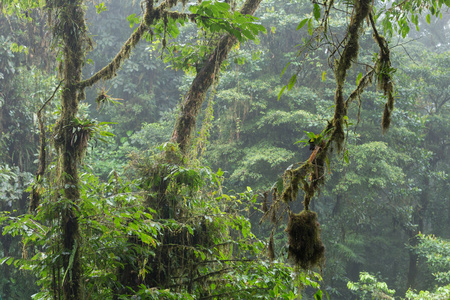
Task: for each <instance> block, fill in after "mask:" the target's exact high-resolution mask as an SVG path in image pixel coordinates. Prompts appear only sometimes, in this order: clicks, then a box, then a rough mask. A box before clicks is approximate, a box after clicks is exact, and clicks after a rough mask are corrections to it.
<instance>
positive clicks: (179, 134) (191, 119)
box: [171, 0, 261, 154]
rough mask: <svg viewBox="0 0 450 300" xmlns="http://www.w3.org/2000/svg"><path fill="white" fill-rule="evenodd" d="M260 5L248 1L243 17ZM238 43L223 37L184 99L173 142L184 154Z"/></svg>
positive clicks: (243, 10)
mask: <svg viewBox="0 0 450 300" xmlns="http://www.w3.org/2000/svg"><path fill="white" fill-rule="evenodd" d="M260 3H261V0H247V1H246V2H245V3H244V6H243V7H242V9H241V10H240V12H241V13H242V14H243V15H253V14H254V13H255V11H256V9H257V8H258V6H259V4H260ZM236 42H237V38H236V37H234V36H231V35H229V34H225V35H223V36H222V37H221V39H220V40H219V43H218V45H217V47H216V49H215V50H214V51H213V53H212V54H211V55H210V56H209V57H208V58H207V59H206V60H205V62H204V64H203V67H202V68H201V69H200V70H199V71H198V73H197V76H195V79H194V81H193V82H192V85H191V87H190V89H189V91H188V93H187V94H186V96H185V97H184V99H183V102H182V104H181V109H180V112H179V114H178V117H177V120H176V123H175V129H174V131H173V133H172V138H171V141H172V142H175V143H177V144H178V147H179V148H180V150H181V151H182V153H184V154H186V153H187V152H188V150H189V148H190V146H191V139H192V132H193V131H194V130H195V125H196V119H197V116H198V113H199V111H200V108H201V106H202V104H203V101H204V100H205V97H206V93H207V92H208V90H209V88H210V87H211V85H212V84H213V82H214V80H215V79H216V76H217V74H218V71H219V69H220V66H221V64H222V63H223V61H224V60H225V59H226V58H227V56H228V53H229V52H230V50H231V48H232V47H233V46H234V45H235V44H236Z"/></svg>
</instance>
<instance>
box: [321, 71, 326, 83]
mask: <svg viewBox="0 0 450 300" xmlns="http://www.w3.org/2000/svg"><path fill="white" fill-rule="evenodd" d="M326 79H327V72H325V71H323V73H322V81H323V82H325V80H326Z"/></svg>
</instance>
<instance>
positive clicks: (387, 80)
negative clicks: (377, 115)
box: [369, 14, 395, 133]
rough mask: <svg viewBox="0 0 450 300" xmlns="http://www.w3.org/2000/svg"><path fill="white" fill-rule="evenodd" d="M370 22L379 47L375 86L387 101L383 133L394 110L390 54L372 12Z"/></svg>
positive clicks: (382, 125) (382, 121)
mask: <svg viewBox="0 0 450 300" xmlns="http://www.w3.org/2000/svg"><path fill="white" fill-rule="evenodd" d="M369 19H370V24H371V25H372V29H373V38H374V40H375V42H376V43H377V44H378V47H379V48H380V52H379V54H378V59H377V63H376V65H375V72H376V74H377V79H378V82H377V86H378V88H379V89H381V90H383V91H384V95H385V96H386V98H387V101H386V103H385V105H384V111H383V117H382V120H381V128H382V130H383V133H384V132H386V131H387V130H388V129H389V126H390V124H391V115H392V111H393V110H394V101H395V100H394V84H393V83H392V72H393V69H392V68H391V55H390V51H389V47H388V44H387V42H386V39H385V38H384V37H383V36H382V35H380V34H379V33H378V30H377V28H376V26H375V21H374V19H373V16H372V14H369Z"/></svg>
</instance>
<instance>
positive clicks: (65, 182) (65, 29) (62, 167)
mask: <svg viewBox="0 0 450 300" xmlns="http://www.w3.org/2000/svg"><path fill="white" fill-rule="evenodd" d="M82 2H83V1H82V0H67V1H66V2H65V4H64V6H63V7H62V8H61V7H55V8H54V9H58V10H59V12H60V24H62V25H58V24H56V25H54V30H57V29H58V28H56V29H55V27H56V26H59V27H60V28H59V29H60V30H61V31H60V32H61V36H60V37H61V38H62V45H63V59H64V65H63V78H64V85H63V89H62V94H61V116H60V119H59V120H58V125H57V130H56V133H57V135H58V138H55V140H56V141H55V146H56V148H57V150H58V155H59V164H58V165H59V172H60V174H59V181H60V182H59V184H60V185H61V187H62V190H63V194H62V195H61V196H62V197H63V199H64V200H65V201H67V205H64V206H63V207H64V208H63V209H62V211H61V212H60V216H61V231H62V240H63V247H64V249H63V252H62V253H63V258H62V265H63V273H64V277H63V283H62V290H63V295H64V299H66V300H68V299H74V300H75V299H78V300H79V299H84V297H83V292H82V289H81V281H82V267H81V261H80V258H81V257H80V245H81V237H80V231H79V224H78V217H77V208H76V207H77V203H78V202H79V198H80V190H79V183H78V168H77V167H78V163H79V160H80V155H81V152H82V151H83V150H84V149H82V148H83V147H80V146H78V144H77V143H76V142H74V139H73V131H72V129H73V123H72V122H73V119H74V118H75V117H76V115H77V112H78V104H79V95H78V94H79V91H78V89H77V84H78V83H79V82H80V81H81V76H82V67H83V64H84V56H85V51H86V50H85V44H86V41H87V38H86V30H87V28H86V24H85V16H84V9H83V7H82V5H83V3H82ZM57 34H59V33H57ZM77 142H78V143H80V142H81V141H77Z"/></svg>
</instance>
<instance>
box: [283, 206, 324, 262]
mask: <svg viewBox="0 0 450 300" xmlns="http://www.w3.org/2000/svg"><path fill="white" fill-rule="evenodd" d="M285 231H286V232H287V234H288V241H289V250H288V258H289V259H290V260H291V261H292V262H293V263H294V264H295V265H296V266H298V267H301V268H302V269H305V270H309V269H312V268H314V267H319V268H320V267H322V266H323V265H324V263H325V246H324V245H323V243H322V240H321V239H320V225H319V223H318V221H317V214H316V213H315V212H312V211H310V210H303V211H302V212H301V213H299V214H294V213H290V215H289V222H288V224H287V227H286V229H285Z"/></svg>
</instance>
